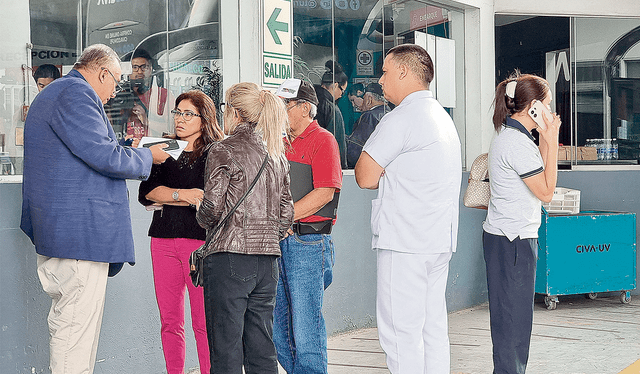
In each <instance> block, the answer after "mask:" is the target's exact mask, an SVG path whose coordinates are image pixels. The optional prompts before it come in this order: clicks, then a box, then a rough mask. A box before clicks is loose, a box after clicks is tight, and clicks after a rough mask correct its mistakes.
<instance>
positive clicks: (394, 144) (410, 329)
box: [355, 44, 462, 374]
mask: <svg viewBox="0 0 640 374" xmlns="http://www.w3.org/2000/svg"><path fill="white" fill-rule="evenodd" d="M382 71H383V75H382V77H381V78H380V84H381V85H382V87H383V91H384V95H385V97H386V98H387V100H389V101H390V102H392V103H393V104H395V105H397V107H396V108H395V109H394V110H393V111H391V112H390V113H389V114H387V115H385V116H384V117H383V118H382V120H381V121H380V123H379V124H378V126H377V127H376V130H375V131H374V132H373V134H371V137H370V138H369V140H368V141H367V142H366V144H365V146H364V149H363V152H362V154H361V155H360V158H359V159H358V162H357V164H356V167H355V175H356V182H357V183H358V185H359V186H360V187H361V188H368V189H378V198H377V199H375V200H374V201H373V202H372V212H371V231H372V233H373V240H372V246H373V248H375V249H376V250H377V253H378V285H377V323H378V334H379V338H380V345H381V346H382V348H383V349H384V351H385V353H386V355H387V366H388V367H389V370H390V371H391V373H393V374H398V373H429V374H431V373H442V374H445V373H447V374H448V373H449V372H450V353H449V352H450V351H449V336H448V327H447V305H446V299H445V290H446V285H447V276H448V272H449V260H450V259H451V256H452V252H455V249H456V239H457V234H458V206H459V199H460V184H461V180H462V162H461V154H460V139H459V137H458V133H457V131H456V128H455V126H454V124H453V121H452V120H451V117H450V116H449V114H448V113H447V112H446V111H445V110H444V108H442V106H441V105H440V104H439V103H438V102H437V101H436V100H435V99H434V98H433V95H432V93H431V92H430V91H428V89H429V83H430V82H431V80H432V79H433V72H434V69H433V62H432V61H431V57H429V54H428V53H427V51H425V50H424V48H422V47H420V46H417V45H414V44H403V45H399V46H397V47H395V48H393V49H391V50H390V51H389V52H388V54H387V57H386V58H385V60H384V66H383V68H382Z"/></svg>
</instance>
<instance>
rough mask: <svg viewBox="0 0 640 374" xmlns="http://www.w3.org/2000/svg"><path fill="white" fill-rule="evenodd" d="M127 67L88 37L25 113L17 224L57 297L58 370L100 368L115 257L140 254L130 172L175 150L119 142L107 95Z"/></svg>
mask: <svg viewBox="0 0 640 374" xmlns="http://www.w3.org/2000/svg"><path fill="white" fill-rule="evenodd" d="M120 77H121V69H120V59H119V57H118V55H117V54H116V53H115V52H114V51H113V50H112V49H111V48H109V47H107V46H105V45H101V44H97V45H93V46H90V47H88V48H87V49H85V50H84V51H83V53H82V55H81V56H80V59H79V60H78V62H76V64H75V65H74V68H73V70H72V71H71V72H69V74H67V75H66V76H65V77H63V78H60V79H58V80H56V81H55V82H53V83H51V84H50V85H49V86H48V87H47V89H46V90H43V91H42V92H41V93H40V94H39V95H38V96H37V97H36V99H35V100H34V102H33V105H32V106H31V108H30V110H29V114H28V116H27V119H26V122H25V134H24V183H23V201H22V220H21V224H20V227H21V228H22V230H23V231H24V232H25V234H27V235H28V236H29V238H31V241H32V242H33V244H34V245H35V248H36V252H37V256H38V276H39V278H40V282H41V283H42V287H43V289H44V291H45V292H46V293H47V294H48V295H49V296H50V297H51V300H52V303H51V310H50V311H49V317H48V322H49V333H50V335H51V340H50V367H51V371H52V373H53V374H63V373H64V374H71V373H93V368H94V365H95V357H96V351H97V347H98V336H99V335H100V325H101V323H102V312H103V309H104V301H105V293H106V285H107V275H108V273H109V264H110V263H111V264H114V265H115V264H118V263H119V264H121V263H124V262H129V263H134V261H135V258H134V249H133V233H132V229H131V216H130V212H129V202H128V197H127V186H126V182H125V179H140V180H145V179H147V178H148V176H149V173H150V171H151V164H152V163H161V162H163V161H164V160H165V159H166V158H167V157H168V154H167V153H166V152H164V151H163V150H162V149H161V148H162V146H156V147H152V148H150V149H146V148H145V149H133V148H130V147H122V146H120V145H118V141H117V140H116V136H115V133H114V131H113V129H112V128H111V126H110V124H109V121H108V120H107V115H106V114H105V111H104V107H103V105H104V103H106V102H107V101H108V100H109V99H110V98H111V97H114V96H115V94H116V93H117V91H118V88H119V80H120ZM120 266H121V265H120ZM112 269H113V266H112Z"/></svg>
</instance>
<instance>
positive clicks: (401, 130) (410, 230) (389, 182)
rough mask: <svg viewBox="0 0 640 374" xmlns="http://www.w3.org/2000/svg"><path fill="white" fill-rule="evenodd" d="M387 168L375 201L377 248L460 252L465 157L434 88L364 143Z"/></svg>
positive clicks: (406, 103) (414, 97)
mask: <svg viewBox="0 0 640 374" xmlns="http://www.w3.org/2000/svg"><path fill="white" fill-rule="evenodd" d="M363 150H364V151H365V152H367V153H368V154H369V155H370V156H371V157H372V158H373V159H374V160H375V161H376V162H377V163H378V165H380V166H382V167H383V168H384V169H385V173H384V175H383V176H382V178H380V183H379V188H378V198H377V199H375V200H373V201H372V211H371V231H372V233H373V240H372V246H373V248H380V249H388V250H394V251H399V252H408V253H422V254H435V253H445V252H455V249H456V243H457V235H458V209H459V200H460V184H461V180H462V161H461V153H460V139H459V137H458V133H457V131H456V128H455V126H454V124H453V121H452V120H451V117H450V116H449V114H448V113H447V112H446V111H445V110H444V108H443V107H442V106H441V105H440V103H438V101H436V100H435V99H434V98H433V95H432V93H431V92H430V91H426V90H424V91H418V92H414V93H412V94H410V95H408V96H407V97H405V98H404V100H402V102H401V103H400V105H398V106H397V107H396V108H395V109H394V110H393V111H391V112H390V113H388V114H387V115H385V116H384V117H383V118H382V120H380V123H379V124H378V126H377V127H376V129H375V131H374V132H373V134H371V136H370V137H369V139H368V140H367V142H366V144H365V145H364V149H363Z"/></svg>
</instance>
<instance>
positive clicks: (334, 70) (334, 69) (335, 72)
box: [321, 60, 349, 88]
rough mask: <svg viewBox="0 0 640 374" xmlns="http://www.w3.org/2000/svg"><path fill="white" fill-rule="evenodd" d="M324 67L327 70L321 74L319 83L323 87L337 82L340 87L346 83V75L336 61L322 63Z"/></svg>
mask: <svg viewBox="0 0 640 374" xmlns="http://www.w3.org/2000/svg"><path fill="white" fill-rule="evenodd" d="M324 67H325V68H327V71H325V72H324V74H323V75H322V82H321V85H322V86H324V87H325V88H326V87H328V86H330V85H332V84H333V83H338V85H340V87H342V86H344V84H345V83H347V80H349V78H347V75H346V74H345V73H344V69H343V68H342V65H340V64H339V63H338V62H337V61H336V62H334V61H333V60H329V61H327V62H326V63H325V64H324Z"/></svg>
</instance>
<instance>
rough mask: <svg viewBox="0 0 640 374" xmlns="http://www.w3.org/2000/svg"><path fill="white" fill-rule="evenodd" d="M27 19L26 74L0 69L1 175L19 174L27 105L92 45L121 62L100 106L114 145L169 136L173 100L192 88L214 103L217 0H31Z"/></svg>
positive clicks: (218, 78)
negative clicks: (117, 81)
mask: <svg viewBox="0 0 640 374" xmlns="http://www.w3.org/2000/svg"><path fill="white" fill-rule="evenodd" d="M24 6H27V5H24ZM28 13H29V21H30V32H31V50H30V53H29V55H30V56H29V60H28V61H30V62H29V63H28V64H27V65H28V66H27V70H28V72H27V73H25V74H28V76H27V75H25V77H26V78H25V79H15V78H16V77H13V76H12V75H13V74H11V75H8V74H6V68H7V66H0V96H1V99H2V100H1V103H2V105H1V106H0V175H6V174H22V156H23V149H22V144H23V143H22V129H23V127H24V117H25V113H26V112H27V111H28V107H29V104H30V102H31V101H33V99H34V98H35V96H36V95H37V94H38V92H39V89H43V88H44V87H46V84H47V83H49V82H50V81H51V80H53V78H51V77H53V76H54V75H56V74H55V73H53V71H57V72H59V73H61V74H66V73H67V72H69V71H70V70H71V69H72V67H73V64H74V63H75V61H76V60H77V58H78V56H79V55H80V53H81V51H82V50H83V49H84V48H85V47H87V46H88V45H91V44H96V43H102V44H106V45H108V46H110V47H111V48H113V49H114V50H115V51H116V52H117V53H118V55H119V56H120V58H121V60H122V61H123V64H122V71H123V76H122V81H121V85H122V87H123V88H124V90H123V91H122V92H120V93H119V94H118V95H117V96H116V97H115V98H114V99H112V100H110V101H109V102H108V103H107V104H106V105H105V110H106V112H107V115H108V117H109V120H110V121H111V124H112V126H113V128H114V130H115V132H116V135H117V137H118V138H119V139H120V138H122V137H124V136H125V135H127V134H129V135H134V136H137V137H141V136H145V135H149V136H161V135H162V134H163V133H171V132H173V120H172V117H171V115H170V111H171V109H173V106H174V104H175V98H176V97H177V96H178V95H180V93H182V92H185V91H187V90H190V89H192V88H194V87H198V88H200V89H202V90H204V91H205V92H206V93H207V94H209V96H211V97H212V98H213V99H214V102H215V103H216V105H218V106H219V103H220V102H221V98H222V71H221V66H222V60H221V59H222V56H221V53H220V52H221V50H220V43H219V35H220V16H219V14H220V11H219V0H135V1H132V0H118V1H114V0H91V1H87V0H82V1H78V0H58V1H55V2H52V1H49V0H30V1H29V2H28ZM24 24H25V23H24V22H22V23H20V24H19V25H20V26H22V25H24ZM5 65H6V64H5ZM38 71H40V72H39V73H38ZM33 74H37V76H40V75H43V74H44V75H43V76H45V77H46V79H42V78H41V79H38V80H37V81H36V79H37V78H36V77H34V76H33Z"/></svg>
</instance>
